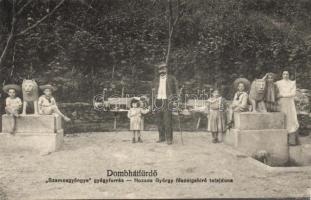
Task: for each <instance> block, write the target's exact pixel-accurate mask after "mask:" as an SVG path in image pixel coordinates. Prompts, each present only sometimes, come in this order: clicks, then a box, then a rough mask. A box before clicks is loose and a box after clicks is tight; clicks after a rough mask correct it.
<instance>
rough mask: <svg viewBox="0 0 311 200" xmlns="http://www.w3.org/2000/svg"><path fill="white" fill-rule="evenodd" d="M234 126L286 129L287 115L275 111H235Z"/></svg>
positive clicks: (242, 128) (241, 127)
mask: <svg viewBox="0 0 311 200" xmlns="http://www.w3.org/2000/svg"><path fill="white" fill-rule="evenodd" d="M234 128H235V129H240V130H263V129H285V115H284V114H283V113H280V112H273V113H269V112H268V113H260V112H257V113H253V112H242V113H234Z"/></svg>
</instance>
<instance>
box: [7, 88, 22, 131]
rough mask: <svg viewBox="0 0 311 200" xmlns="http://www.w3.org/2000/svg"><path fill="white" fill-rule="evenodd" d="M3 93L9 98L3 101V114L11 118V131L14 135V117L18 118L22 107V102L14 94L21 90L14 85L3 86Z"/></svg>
mask: <svg viewBox="0 0 311 200" xmlns="http://www.w3.org/2000/svg"><path fill="white" fill-rule="evenodd" d="M3 91H4V92H5V93H7V94H8V95H9V96H8V97H7V98H6V99H5V112H6V114H7V115H9V116H11V117H12V118H11V131H10V133H12V134H13V133H14V132H15V129H16V117H19V111H20V109H21V107H22V105H23V103H22V100H21V99H20V98H19V97H16V93H17V92H20V91H21V88H20V87H19V86H18V85H15V84H9V85H5V86H4V87H3Z"/></svg>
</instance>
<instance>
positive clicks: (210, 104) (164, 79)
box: [3, 63, 299, 145]
mask: <svg viewBox="0 0 311 200" xmlns="http://www.w3.org/2000/svg"><path fill="white" fill-rule="evenodd" d="M157 68H158V74H159V75H158V76H156V79H155V80H154V81H153V83H152V95H151V96H152V97H154V98H155V103H154V108H153V110H152V112H154V113H155V114H156V119H157V120H156V121H157V126H158V131H159V140H158V141H157V142H159V143H162V142H167V144H169V145H170V144H172V143H173V127H172V126H173V124H172V122H173V117H172V116H173V114H172V112H173V110H174V108H173V107H174V104H173V103H172V102H171V101H170V100H171V99H172V97H176V96H177V97H178V96H179V95H180V94H179V89H178V83H177V80H176V78H175V77H174V76H172V75H170V74H168V68H167V65H166V64H165V63H162V64H160V65H157ZM275 77H276V76H275V74H273V73H268V74H266V76H265V77H264V79H265V81H266V86H265V87H266V93H265V97H264V100H265V105H266V108H267V110H268V111H270V112H275V111H279V112H283V113H284V114H285V115H286V128H287V131H288V133H289V144H293V145H295V144H296V143H297V134H296V132H297V129H298V127H299V124H298V120H297V113H296V108H295V103H294V97H295V93H296V81H291V80H290V79H289V72H288V71H284V72H283V74H282V80H279V81H277V82H274V81H275ZM234 87H235V90H236V92H235V94H234V97H233V101H232V104H231V105H230V106H228V105H227V103H226V100H225V99H224V98H223V97H222V96H221V92H220V90H218V89H214V90H213V92H212V95H211V97H210V98H209V99H208V100H207V114H208V128H207V131H209V132H211V133H212V138H213V140H212V142H214V143H217V142H220V141H222V138H223V137H222V136H223V134H224V133H225V132H226V130H227V129H228V127H229V128H230V126H231V125H232V123H233V117H232V116H233V114H234V113H235V112H247V111H250V106H249V95H248V92H249V89H250V82H249V81H248V80H247V79H245V78H238V79H237V80H235V82H234ZM40 89H41V90H42V92H43V95H42V96H40V97H39V99H38V109H39V114H41V115H51V114H58V115H60V116H61V117H62V118H63V119H64V120H65V121H70V118H68V117H67V116H65V115H64V114H63V113H62V112H61V111H60V110H59V109H58V107H57V105H56V101H55V99H54V97H53V96H52V93H53V92H54V91H55V88H54V87H53V86H51V85H42V86H40ZM3 90H4V92H6V93H7V94H8V97H7V98H6V101H5V103H6V105H5V111H6V113H7V114H8V115H9V116H11V117H12V126H11V127H12V129H11V132H12V133H14V131H15V128H16V118H17V117H19V116H20V114H19V113H20V110H21V107H22V105H23V103H22V100H21V99H20V98H19V97H17V93H19V92H20V91H21V88H20V86H18V85H15V84H9V85H5V86H4V88H3ZM130 104H131V108H130V110H129V111H128V115H127V116H128V118H130V130H131V131H133V139H132V142H133V143H136V142H139V143H141V142H142V137H141V131H142V130H143V129H144V119H143V118H144V115H145V114H147V113H148V112H150V111H151V109H150V106H148V103H147V99H146V98H133V99H132V101H131V103H130ZM253 109H254V108H253ZM228 111H229V113H231V114H229V115H227V112H228ZM227 116H229V119H227ZM136 137H137V139H136Z"/></svg>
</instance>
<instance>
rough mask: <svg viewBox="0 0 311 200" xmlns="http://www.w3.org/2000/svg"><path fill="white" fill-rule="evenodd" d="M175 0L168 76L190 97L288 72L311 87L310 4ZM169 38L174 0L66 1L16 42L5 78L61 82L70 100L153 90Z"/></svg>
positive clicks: (1, 29)
mask: <svg viewBox="0 0 311 200" xmlns="http://www.w3.org/2000/svg"><path fill="white" fill-rule="evenodd" d="M4 2H6V5H1V6H0V9H1V11H6V12H0V13H2V15H3V17H2V16H1V17H0V49H1V50H2V49H3V46H4V44H5V41H6V37H7V34H8V32H9V29H10V22H9V20H7V19H8V18H9V13H10V12H9V11H10V2H11V1H8V0H7V1H2V4H4ZM56 3H57V1H53V0H50V1H35V2H34V3H33V4H32V5H31V6H30V7H28V8H26V9H25V11H24V12H23V13H22V15H21V16H20V18H19V26H20V27H23V28H27V27H28V26H31V25H32V24H34V23H35V22H36V21H37V20H38V19H40V18H41V17H42V16H44V15H45V14H46V13H48V12H50V9H52V8H53V7H54V6H55V4H56ZM173 3H174V4H173V8H174V9H175V10H177V9H184V12H183V14H182V16H181V18H180V19H179V21H178V23H177V26H176V29H175V32H174V35H173V40H172V42H173V44H172V52H171V62H170V70H171V71H172V73H173V74H175V75H176V76H177V77H178V79H179V81H180V82H181V84H185V85H187V84H188V87H189V90H190V92H191V90H192V91H196V89H197V88H203V87H204V84H211V85H215V86H218V87H222V88H223V89H224V90H225V94H226V95H227V98H231V96H230V95H231V93H232V87H231V85H232V82H233V80H234V79H235V78H237V77H240V76H244V77H246V78H248V79H250V80H252V79H254V78H255V77H261V76H263V75H264V74H265V73H266V72H269V71H272V72H276V73H278V74H280V73H281V70H283V69H285V68H289V69H290V71H291V74H292V75H293V77H292V78H294V76H296V77H297V82H298V85H300V86H301V87H310V76H311V56H310V55H311V29H310V28H311V26H310V25H311V24H310V23H311V12H310V11H311V2H310V1H308V0H295V1H292V0H283V1H278V0H252V1H247V0H234V1H225V0H217V1H216V0H198V1H181V4H180V5H181V6H182V8H178V7H177V5H178V4H177V1H173ZM167 40H168V12H167V1H164V0H152V1H151V0H147V1H146V0H131V1H121V0H105V1H100V0H93V1H88V0H83V1H66V2H65V3H64V5H63V6H62V7H60V8H59V9H58V10H57V11H56V12H55V14H53V15H51V16H50V17H49V18H48V19H47V20H46V21H44V22H42V23H41V24H40V25H39V26H37V27H36V28H35V29H33V30H31V31H30V32H29V33H28V34H26V35H24V36H21V37H18V38H16V39H15V40H14V45H13V46H12V48H11V49H10V51H9V54H8V56H7V59H6V61H5V66H6V67H5V68H3V69H0V70H1V75H0V76H1V79H2V80H6V82H17V83H20V82H21V80H22V79H24V78H35V79H36V80H37V81H38V82H39V83H40V84H43V83H53V84H56V85H57V86H58V88H59V90H58V95H57V96H59V97H60V98H61V99H60V100H61V101H65V102H66V101H72V100H73V99H74V100H76V101H90V100H91V97H92V96H93V95H94V94H96V93H99V92H102V90H103V88H104V87H108V88H109V87H113V88H115V89H116V90H118V91H119V92H120V91H121V90H122V88H124V89H125V92H129V93H148V87H147V85H146V82H143V81H150V80H152V78H153V75H154V68H153V65H154V64H155V63H158V62H160V61H164V59H165V55H166V50H167V42H168V41H167ZM13 57H14V59H13ZM13 66H14V67H13ZM90 88H91V89H90ZM309 89H311V88H309Z"/></svg>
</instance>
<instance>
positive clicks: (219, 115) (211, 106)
mask: <svg viewBox="0 0 311 200" xmlns="http://www.w3.org/2000/svg"><path fill="white" fill-rule="evenodd" d="M207 106H208V115H209V116H208V127H207V131H209V132H211V133H212V137H213V140H212V142H213V143H217V142H219V141H222V138H223V137H222V136H223V134H224V133H225V131H226V112H225V111H226V104H225V99H224V98H222V97H221V96H220V94H219V90H218V89H215V90H214V91H213V93H212V97H211V98H209V99H208V100H207ZM219 133H220V134H221V135H219Z"/></svg>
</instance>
